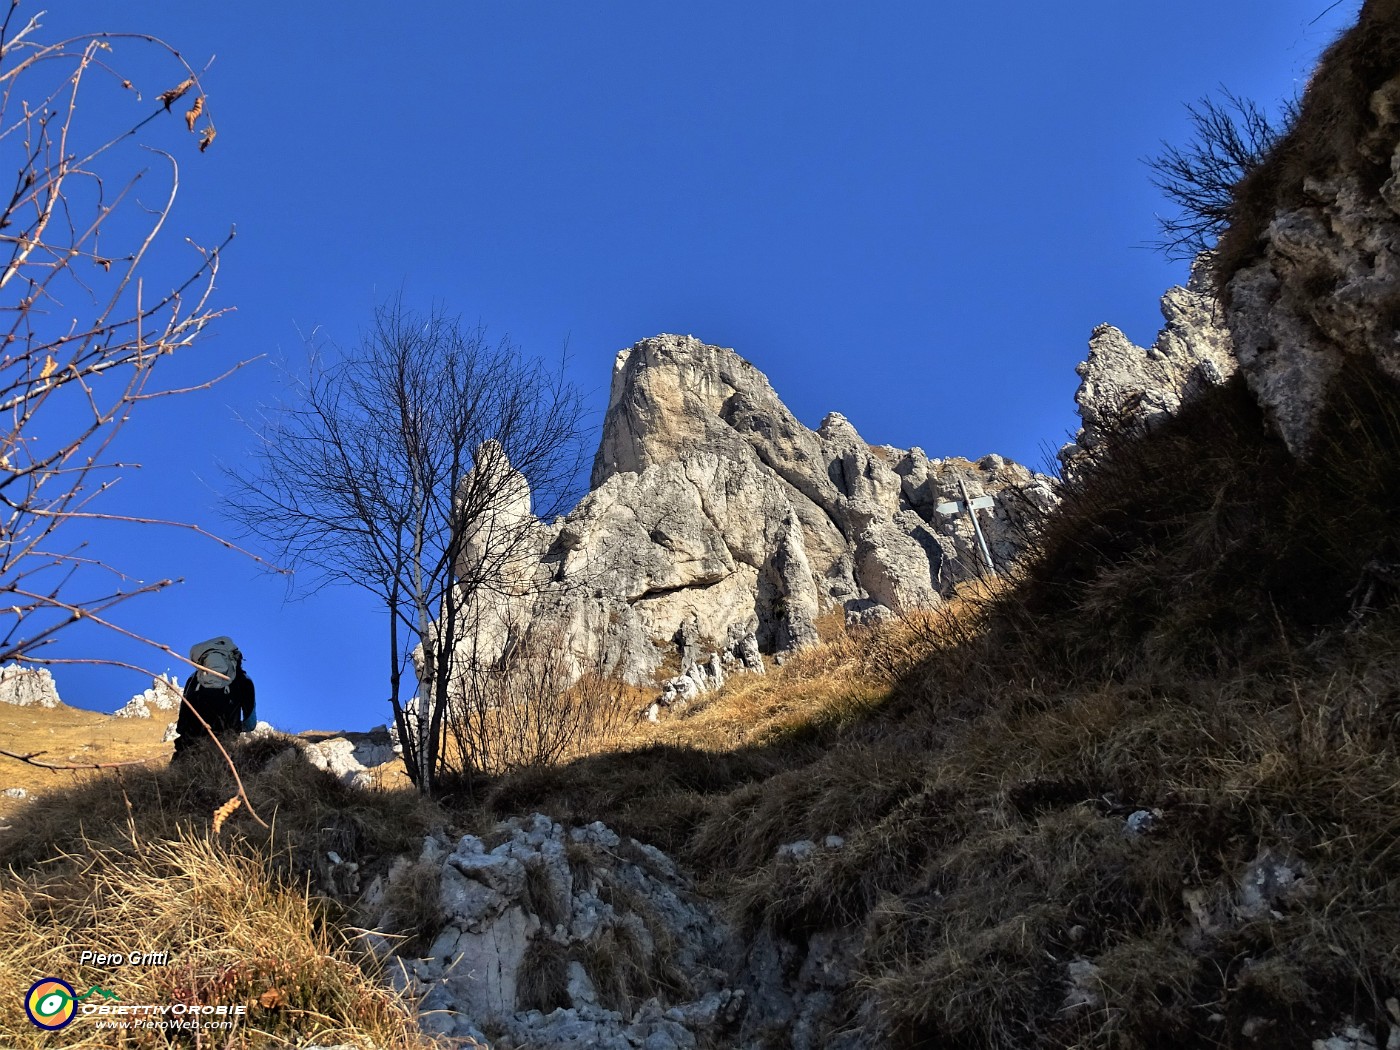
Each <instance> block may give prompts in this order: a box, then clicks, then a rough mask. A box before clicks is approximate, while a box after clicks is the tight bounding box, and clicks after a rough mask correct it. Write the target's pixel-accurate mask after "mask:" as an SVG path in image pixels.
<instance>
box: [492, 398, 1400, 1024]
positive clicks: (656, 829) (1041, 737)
mask: <svg viewBox="0 0 1400 1050" xmlns="http://www.w3.org/2000/svg"><path fill="white" fill-rule="evenodd" d="M1380 382H1381V381H1380V380H1378V379H1377V378H1376V377H1374V376H1368V375H1364V374H1359V373H1356V374H1351V375H1350V377H1349V379H1348V381H1347V382H1346V383H1345V384H1343V386H1342V387H1341V388H1339V390H1338V391H1337V393H1336V396H1335V403H1334V404H1333V405H1332V406H1331V407H1330V408H1329V423H1330V424H1332V425H1333V439H1332V440H1331V441H1329V442H1327V443H1325V444H1326V447H1325V448H1324V449H1322V450H1321V451H1320V452H1319V453H1318V454H1317V457H1316V458H1315V459H1314V460H1313V461H1312V462H1310V463H1308V464H1303V465H1299V464H1294V463H1292V461H1291V460H1290V459H1288V458H1287V453H1286V451H1285V450H1284V449H1283V448H1282V446H1281V445H1280V444H1279V443H1278V442H1277V440H1276V439H1275V438H1273V437H1272V435H1271V431H1269V429H1268V428H1267V426H1266V425H1265V423H1264V420H1263V419H1262V417H1261V416H1260V415H1259V412H1258V410H1257V409H1256V408H1255V407H1254V405H1253V402H1252V400H1251V399H1250V398H1249V397H1248V396H1247V394H1246V393H1245V392H1244V391H1243V389H1242V386H1241V385H1240V384H1231V385H1229V386H1227V387H1226V388H1224V389H1222V390H1220V391H1218V392H1217V393H1216V394H1215V395H1213V396H1212V397H1210V398H1208V399H1206V400H1205V401H1203V402H1201V403H1200V404H1198V405H1197V406H1195V407H1194V408H1192V409H1191V410H1190V411H1188V412H1186V413H1184V414H1183V415H1182V416H1180V417H1179V418H1178V419H1177V420H1175V421H1173V422H1172V423H1171V424H1169V425H1168V426H1166V427H1163V428H1158V429H1156V430H1154V431H1153V432H1151V433H1148V434H1142V433H1131V432H1125V433H1124V434H1122V435H1120V439H1119V440H1118V442H1117V443H1116V446H1115V451H1114V452H1113V453H1111V454H1110V455H1109V456H1106V457H1105V458H1103V459H1102V460H1101V461H1100V462H1098V463H1096V464H1094V465H1093V466H1092V467H1090V468H1089V469H1088V470H1087V471H1086V472H1085V474H1084V475H1083V476H1082V477H1081V478H1080V479H1079V480H1077V481H1075V482H1073V483H1071V484H1070V485H1069V486H1068V487H1067V489H1066V492H1065V496H1066V499H1065V504H1064V506H1063V508H1062V509H1061V511H1060V512H1059V513H1058V514H1057V515H1056V516H1055V517H1053V518H1051V519H1049V520H1047V521H1046V522H1045V523H1044V528H1043V532H1042V535H1041V537H1040V542H1039V544H1038V553H1037V554H1036V556H1035V557H1034V558H1032V559H1031V561H1030V562H1029V563H1028V564H1027V565H1026V566H1025V568H1024V570H1023V573H1022V576H1021V578H1020V579H1018V580H1017V581H1014V583H1013V584H1012V585H1010V586H1006V587H1004V588H1003V589H1001V590H1000V591H998V592H997V593H995V594H991V595H985V596H983V597H982V598H981V599H967V600H964V601H963V602H961V603H960V604H958V605H955V606H954V607H953V608H952V609H950V610H948V611H947V612H946V613H944V614H940V615H938V616H933V617H924V618H920V619H918V620H914V621H909V622H906V623H903V624H898V625H895V626H893V627H890V628H886V629H882V630H880V631H876V632H870V633H864V634H860V635H855V636H852V637H840V638H837V639H835V640H833V641H831V642H829V643H827V644H825V645H823V646H822V647H820V648H818V649H815V650H811V651H808V652H804V653H803V654H801V656H799V657H798V658H797V659H795V660H793V661H791V662H790V663H789V664H788V665H787V666H785V667H784V668H782V669H781V671H779V672H778V673H776V674H771V675H769V676H767V677H765V678H761V679H753V678H746V679H742V680H740V681H739V682H738V683H736V684H734V685H732V686H731V687H730V688H729V689H727V690H726V691H725V692H724V693H722V694H720V695H719V696H718V697H716V698H714V699H711V700H710V701H709V702H708V703H707V704H704V705H702V706H700V707H698V708H693V709H692V710H691V711H689V712H686V713H685V714H684V715H683V716H682V717H680V718H679V719H676V720H674V721H672V722H669V723H666V724H664V725H663V727H662V728H661V729H659V730H657V731H655V734H654V737H653V738H652V743H651V744H650V746H649V747H646V748H644V749H641V750H638V751H633V752H630V753H626V754H617V755H598V756H594V757H592V758H589V759H587V760H584V761H582V762H578V763H575V764H574V765H572V766H570V767H567V768H564V769H553V770H537V771H533V772H528V773H524V774H520V775H516V776H514V777H510V778H507V779H505V780H502V781H500V782H498V783H497V784H496V785H494V787H493V789H492V791H491V793H490V794H489V795H488V797H487V799H486V806H487V808H488V810H490V811H491V812H493V813H495V814H500V815H505V814H508V813H514V812H521V811H526V810H529V809H533V808H542V809H546V810H548V811H550V812H552V813H554V814H556V815H558V816H559V817H562V818H565V819H574V820H593V819H602V820H605V821H608V822H610V823H613V824H614V825H615V826H618V827H620V828H622V829H625V830H627V831H629V832H631V833H633V834H636V835H638V836H640V837H643V838H646V839H649V840H651V841H654V842H657V843H658V844H661V845H663V846H665V847H666V848H669V849H671V850H674V851H676V852H677V853H678V854H679V855H680V856H681V857H683V858H684V859H685V860H686V861H687V862H688V863H689V864H690V865H691V866H692V867H694V868H695V869H697V870H698V871H700V872H702V873H703V874H704V875H705V877H706V878H707V885H708V888H709V890H710V892H711V893H713V894H715V895H716V896H717V897H719V898H721V899H722V900H724V901H726V902H727V905H728V907H729V910H730V912H731V915H732V916H733V917H734V919H735V920H736V921H737V922H739V923H740V924H741V925H742V926H743V927H744V928H745V929H746V930H748V931H749V932H755V931H757V930H758V929H760V928H768V929H771V930H773V931H775V932H778V933H780V934H782V935H784V936H786V937H789V938H791V939H793V940H795V941H797V942H798V943H799V944H800V943H802V942H803V941H805V939H806V938H807V937H809V936H810V935H811V934H813V933H815V932H817V931H820V930H826V929H838V930H842V931H844V932H845V933H846V934H847V935H848V936H849V937H850V938H851V941H852V943H853V944H854V945H856V948H857V965H856V970H857V979H856V983H855V985H854V987H853V988H852V989H851V990H850V995H849V1002H848V1003H847V1009H848V1020H849V1023H851V1024H861V1025H866V1026H872V1025H873V1026H875V1027H877V1028H878V1029H879V1031H880V1032H881V1033H882V1034H881V1036H880V1038H881V1040H882V1045H889V1046H893V1047H923V1046H929V1047H933V1046H939V1047H1005V1048H1011V1047H1016V1048H1026V1047H1033V1046H1045V1047H1060V1046H1105V1047H1107V1046H1120V1047H1195V1046H1199V1047H1216V1046H1228V1045H1255V1044H1251V1043H1249V1040H1248V1039H1247V1038H1246V1036H1245V1034H1244V1033H1245V1032H1246V1031H1254V1032H1267V1033H1268V1034H1267V1037H1263V1036H1261V1038H1267V1040H1268V1045H1270V1046H1276V1047H1291V1046H1297V1047H1307V1046H1310V1042H1311V1039H1312V1038H1315V1037H1317V1036H1318V1035H1323V1034H1327V1032H1329V1031H1330V1030H1332V1029H1333V1028H1334V1027H1335V1025H1336V1022H1337V1021H1338V1020H1339V1019H1340V1018H1341V1017H1342V1016H1343V1015H1350V1016H1353V1017H1355V1018H1357V1019H1359V1020H1361V1021H1363V1022H1365V1023H1375V1024H1378V1025H1383V1024H1384V1023H1385V1021H1384V1019H1385V1016H1386V1011H1385V1001H1386V999H1387V998H1389V997H1390V996H1392V995H1394V994H1395V992H1396V991H1397V990H1400V947H1397V946H1400V908H1397V905H1400V851H1397V850H1396V849H1395V845H1394V844H1395V842H1396V841H1400V760H1397V756H1396V753H1395V746H1394V741H1395V735H1396V733H1397V732H1398V731H1400V620H1397V615H1396V611H1395V608H1394V597H1395V596H1394V594H1393V592H1392V593H1387V591H1386V589H1385V588H1384V587H1381V588H1379V589H1378V590H1377V592H1376V597H1374V598H1373V601H1372V606H1373V608H1372V609H1371V610H1370V611H1369V612H1368V613H1366V614H1365V615H1363V616H1361V617H1360V618H1359V619H1358V618H1356V617H1354V616H1353V615H1352V605H1353V602H1354V600H1355V594H1356V593H1357V592H1355V591H1354V586H1355V585H1356V584H1358V583H1360V582H1362V581H1365V580H1366V579H1368V571H1369V570H1368V565H1370V564H1374V561H1373V559H1376V558H1384V557H1385V552H1386V551H1388V550H1392V549H1394V547H1393V545H1394V543H1395V541H1396V539H1397V525H1396V523H1395V521H1394V518H1393V514H1392V513H1391V510H1392V508H1394V507H1395V506H1400V415H1397V412H1396V405H1400V397H1397V393H1396V391H1395V390H1394V389H1393V387H1387V386H1383V385H1378V384H1379V383H1380ZM1347 421H1350V422H1347ZM1338 491H1345V492H1346V494H1347V503H1346V507H1347V510H1346V511H1345V512H1344V514H1343V515H1342V516H1341V517H1340V518H1338V517H1336V516H1334V515H1331V514H1326V513H1322V512H1320V510H1319V508H1320V505H1322V504H1323V503H1324V502H1325V501H1327V499H1328V497H1329V496H1330V495H1331V494H1333V493H1335V492H1338ZM1138 809H1146V810H1149V811H1156V813H1157V814H1158V821H1157V824H1156V826H1155V828H1154V830H1153V831H1152V832H1151V833H1149V834H1146V835H1143V836H1140V837H1129V836H1126V835H1125V834H1124V824H1125V818H1126V817H1127V816H1128V815H1129V814H1130V813H1132V812H1133V811H1135V810H1138ZM829 834H836V835H840V836H842V837H843V838H844V839H845V840H846V845H845V847H844V848H842V849H840V850H833V851H818V852H817V853H816V854H814V855H813V856H812V857H811V858H810V859H808V860H805V861H802V862H800V863H793V862H792V861H790V860H784V859H780V858H779V857H777V855H776V853H777V847H778V846H779V845H781V844H782V843H785V842H790V841H793V840H796V839H800V838H810V839H814V840H816V841H821V840H822V839H823V838H824V837H825V836H827V835H829ZM1266 851H1267V852H1268V853H1269V854H1270V855H1272V856H1273V857H1276V858H1279V859H1285V860H1286V861H1287V863H1288V864H1289V865H1290V866H1291V867H1292V869H1293V870H1294V871H1296V872H1298V873H1299V874H1301V875H1302V876H1303V878H1302V879H1301V881H1300V882H1299V884H1298V885H1297V886H1295V887H1293V888H1292V889H1291V890H1289V891H1288V892H1287V893H1282V894H1280V895H1278V896H1277V897H1276V898H1275V899H1273V900H1272V902H1271V904H1272V911H1274V912H1276V913H1277V914H1276V915H1273V914H1269V910H1268V909H1265V910H1264V911H1262V912H1261V913H1260V914H1258V915H1253V916H1247V915H1244V914H1242V912H1241V910H1240V908H1239V902H1240V900H1241V890H1240V886H1239V881H1240V879H1241V877H1242V876H1243V875H1244V873H1245V872H1246V870H1247V869H1248V867H1249V865H1250V863H1251V862H1252V861H1254V860H1256V859H1257V858H1259V857H1261V856H1263V855H1264V854H1265V852H1266ZM1081 959H1083V960H1089V961H1092V962H1093V964H1094V965H1095V966H1096V967H1097V970H1096V971H1095V974H1094V976H1092V977H1091V978H1090V979H1089V980H1088V982H1087V984H1088V988H1089V991H1090V993H1091V999H1092V1001H1091V1002H1090V1003H1089V1004H1087V1005H1081V1006H1078V1007H1074V1008H1070V1009H1065V1008H1064V1005H1065V996H1066V992H1067V988H1068V986H1067V978H1066V974H1067V967H1068V965H1069V964H1070V963H1071V962H1074V961H1076V960H1081Z"/></svg>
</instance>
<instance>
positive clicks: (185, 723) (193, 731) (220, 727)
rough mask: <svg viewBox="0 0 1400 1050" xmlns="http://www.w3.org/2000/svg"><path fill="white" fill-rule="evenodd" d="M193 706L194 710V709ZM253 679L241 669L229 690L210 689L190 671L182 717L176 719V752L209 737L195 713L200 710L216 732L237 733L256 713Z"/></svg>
mask: <svg viewBox="0 0 1400 1050" xmlns="http://www.w3.org/2000/svg"><path fill="white" fill-rule="evenodd" d="M191 708H193V709H194V711H191V710H190V709H191ZM253 708H254V690H253V680H252V679H251V678H249V677H248V676H247V675H246V674H244V673H243V669H242V668H241V667H240V668H239V669H238V674H237V675H235V676H234V679H233V681H232V682H230V683H229V686H228V690H227V692H226V691H224V690H223V689H222V688H216V689H206V688H204V687H202V686H200V685H199V678H198V676H197V675H190V677H189V679H188V680H187V681H186V682H185V698H184V700H183V701H182V702H181V704H180V717H179V719H177V720H176V722H175V731H176V732H177V733H179V734H180V735H179V736H178V737H177V738H176V740H175V753H176V754H177V755H178V754H179V753H180V752H181V751H183V750H185V749H186V748H190V747H193V746H195V745H196V744H199V743H201V742H203V741H206V740H208V739H209V734H208V732H207V731H206V730H205V728H204V727H203V726H202V725H200V724H199V719H198V718H196V717H195V715H194V712H195V711H197V712H199V714H200V715H201V716H202V717H203V719H204V720H205V721H206V722H208V723H209V728H210V729H212V730H214V732H216V733H236V732H238V731H239V730H240V729H242V728H243V726H244V723H245V722H247V721H248V720H250V719H252V717H253Z"/></svg>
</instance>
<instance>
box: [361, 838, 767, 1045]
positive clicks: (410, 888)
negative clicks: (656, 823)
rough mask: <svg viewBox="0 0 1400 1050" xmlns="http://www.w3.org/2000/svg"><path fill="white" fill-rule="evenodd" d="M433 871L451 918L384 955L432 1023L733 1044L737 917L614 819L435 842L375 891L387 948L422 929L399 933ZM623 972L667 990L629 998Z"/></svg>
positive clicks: (558, 1035)
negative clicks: (400, 920) (725, 918)
mask: <svg viewBox="0 0 1400 1050" xmlns="http://www.w3.org/2000/svg"><path fill="white" fill-rule="evenodd" d="M425 868H426V869H427V870H430V871H433V872H435V873H436V875H437V880H438V886H439V891H438V893H439V911H440V914H441V915H442V917H443V924H442V927H441V929H439V930H437V931H436V933H435V935H433V940H432V943H431V946H430V947H429V948H428V950H427V953H426V954H425V955H424V956H422V957H421V958H408V957H391V958H389V959H388V960H387V961H388V963H389V965H388V970H389V972H390V974H391V975H397V976H395V983H396V984H397V985H398V986H399V987H400V988H401V989H402V990H403V991H404V992H405V993H406V994H407V995H409V996H411V997H414V998H416V1000H417V1005H418V1011H419V1017H420V1023H421V1024H422V1025H423V1027H424V1028H425V1029H426V1030H429V1031H431V1032H437V1033H441V1034H446V1035H469V1034H470V1033H472V1032H478V1031H481V1030H486V1031H490V1032H493V1033H499V1034H500V1035H501V1036H503V1037H504V1040H505V1041H506V1045H513V1046H531V1047H538V1048H540V1050H550V1048H554V1047H572V1046H589V1047H605V1048H607V1047H616V1048H618V1050H631V1048H636V1047H649V1048H653V1050H680V1048H692V1047H696V1046H698V1045H701V1043H700V1037H701V1036H702V1035H703V1036H704V1037H706V1038H708V1040H709V1042H707V1043H706V1044H704V1045H721V1044H723V1043H724V1037H725V1034H726V1032H728V1031H729V1030H730V1029H731V1027H732V1026H733V1024H734V1022H735V1019H736V1017H737V1016H738V1013H739V1011H740V1010H741V1008H742V1006H743V1002H744V996H743V994H742V993H741V992H739V991H737V990H735V989H732V988H730V987H729V986H728V982H727V974H726V971H725V969H724V963H725V961H726V959H727V958H728V957H729V955H730V954H732V951H733V945H732V942H731V935H730V933H729V931H728V929H727V927H725V925H724V924H723V923H722V922H721V921H720V919H719V917H718V916H717V915H716V914H715V913H714V912H713V910H712V909H711V908H710V907H709V906H708V905H706V904H705V903H704V902H702V901H701V900H700V899H699V898H698V897H697V896H696V895H695V893H694V890H693V887H692V886H691V885H690V883H689V881H688V880H687V879H686V878H685V877H684V876H683V875H681V874H680V872H679V871H678V870H677V868H676V865H675V864H674V863H673V862H672V861H671V859H670V858H669V857H667V856H666V855H665V854H664V853H662V852H661V851H660V850H657V849H655V848H654V847H651V846H647V845H644V844H642V843H639V842H636V841H635V840H632V839H623V838H622V837H621V836H619V835H618V834H617V833H616V832H614V831H612V830H611V829H610V828H608V827H606V826H605V825H603V824H600V823H593V824H589V825H584V826H576V827H571V828H568V829H566V828H564V826H563V825H560V824H557V823H555V822H554V821H552V820H551V819H550V818H548V817H546V816H543V815H541V814H534V815H533V816H530V817H517V818H512V819H510V820H508V821H505V822H504V823H502V824H500V825H498V826H497V827H496V828H495V829H494V830H493V831H492V832H491V833H490V834H489V835H488V836H487V837H486V838H481V837H478V836H475V835H466V836H463V837H462V838H461V839H459V840H458V841H457V842H456V844H455V845H452V844H450V843H449V842H448V841H447V840H446V839H445V837H442V836H430V837H429V839H428V840H426V841H425V843H424V846H423V850H422V852H421V854H420V855H419V856H418V857H417V859H416V860H413V859H410V858H400V860H399V861H398V862H396V863H395V864H394V866H393V867H392V868H391V869H390V871H389V874H388V876H387V878H381V879H380V880H379V882H378V883H376V884H375V885H373V886H371V887H370V888H369V890H367V891H366V893H365V895H364V898H363V900H364V905H365V906H367V907H369V908H370V909H371V913H370V914H368V915H366V920H367V924H368V925H375V924H377V927H378V929H377V931H370V935H371V936H375V937H377V938H378V944H379V948H380V950H381V951H383V952H385V953H386V954H387V953H388V952H389V951H392V948H388V947H387V946H389V945H392V944H393V943H395V941H394V939H393V937H392V935H393V934H396V933H401V932H409V931H401V930H397V929H395V918H394V917H395V914H396V911H395V908H394V900H395V897H396V895H397V894H399V893H400V892H403V893H409V894H412V893H416V892H420V891H421V890H420V888H421V885H422V872H423V869H425ZM427 932H428V933H429V934H433V931H427ZM385 935H389V936H385ZM398 943H401V942H398ZM620 973H631V974H634V975H636V977H637V978H640V979H642V980H643V982H644V983H649V984H650V985H651V987H652V989H653V993H654V994H647V995H642V996H634V995H632V994H629V993H626V992H625V991H623V990H622V989H620V988H619V984H618V975H619V974H620ZM663 975H664V977H665V980H664V982H662V981H659V980H657V978H659V977H662V976H663ZM639 987H640V986H639ZM715 1040H719V1041H720V1042H719V1043H716V1042H715Z"/></svg>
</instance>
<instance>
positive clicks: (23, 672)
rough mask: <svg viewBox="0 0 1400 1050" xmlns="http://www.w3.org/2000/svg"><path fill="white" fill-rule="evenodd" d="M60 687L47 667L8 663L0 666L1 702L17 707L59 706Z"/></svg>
mask: <svg viewBox="0 0 1400 1050" xmlns="http://www.w3.org/2000/svg"><path fill="white" fill-rule="evenodd" d="M62 702H63V701H61V700H59V698H58V687H57V686H55V685H54V681H53V675H52V674H50V673H49V670H48V668H46V667H24V666H21V665H20V664H6V665H5V666H4V667H0V704H14V705H15V706H17V707H57V706H58V705H59V704H60V703H62Z"/></svg>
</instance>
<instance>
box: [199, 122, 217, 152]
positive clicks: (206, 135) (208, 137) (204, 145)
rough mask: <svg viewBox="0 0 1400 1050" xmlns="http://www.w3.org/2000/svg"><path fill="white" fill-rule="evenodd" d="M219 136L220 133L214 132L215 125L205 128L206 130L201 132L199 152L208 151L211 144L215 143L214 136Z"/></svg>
mask: <svg viewBox="0 0 1400 1050" xmlns="http://www.w3.org/2000/svg"><path fill="white" fill-rule="evenodd" d="M217 134H218V132H217V131H215V130H214V125H213V124H210V125H208V126H207V127H205V129H204V130H203V131H201V132H200V133H199V152H200V153H203V152H204V151H205V150H207V149H208V148H209V146H210V144H211V143H212V142H213V141H214V136H215V135H217Z"/></svg>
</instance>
